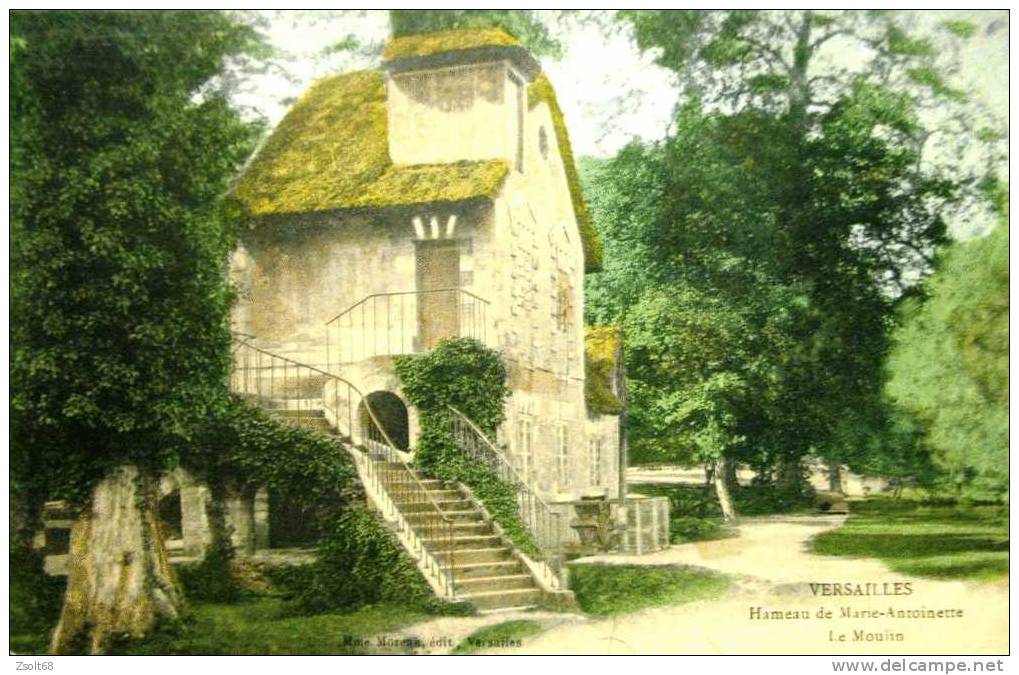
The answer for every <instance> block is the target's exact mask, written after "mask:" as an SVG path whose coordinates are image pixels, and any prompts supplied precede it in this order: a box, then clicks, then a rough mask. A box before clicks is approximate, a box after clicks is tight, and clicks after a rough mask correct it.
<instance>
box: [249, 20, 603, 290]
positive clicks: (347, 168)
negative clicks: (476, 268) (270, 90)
mask: <svg viewBox="0 0 1019 675" xmlns="http://www.w3.org/2000/svg"><path fill="white" fill-rule="evenodd" d="M489 47H491V48H504V47H513V48H517V47H516V38H514V37H513V36H511V35H509V34H508V33H506V32H505V31H502V30H501V29H481V30H471V31H448V32H445V33H435V34H429V35H422V36H408V37H403V38H396V39H394V40H391V41H390V43H389V44H388V45H387V46H386V48H385V54H384V58H385V59H386V60H387V63H392V62H394V61H398V60H399V59H406V58H422V57H429V56H430V55H433V54H436V53H444V54H445V53H456V51H457V50H458V49H462V50H474V49H477V48H489ZM542 101H544V102H545V103H547V104H548V105H549V108H550V109H551V111H552V117H553V122H554V126H555V132H556V138H557V140H558V143H559V148H560V152H561V155H562V160H563V165H564V167H565V170H566V176H567V180H568V182H569V189H570V196H571V198H572V201H573V207H574V211H575V213H576V216H577V222H578V225H579V227H580V234H581V239H582V242H583V247H584V261H585V268H586V269H587V271H589V272H590V271H596V270H598V269H600V268H601V242H600V241H599V240H598V236H597V233H596V232H595V230H594V227H593V226H592V224H591V218H590V215H589V213H588V210H587V205H586V204H585V203H584V198H583V195H582V193H581V191H580V182H579V179H578V177H577V169H576V166H575V164H574V159H573V152H572V150H571V148H570V141H569V137H568V135H567V131H566V124H565V121H564V120H563V117H562V111H561V110H560V109H559V105H558V103H557V102H556V98H555V93H554V91H553V90H552V86H551V84H550V83H549V81H548V79H547V78H546V77H545V76H544V75H543V74H542V75H538V76H537V78H536V79H535V80H534V81H533V82H532V83H531V84H530V86H529V88H528V102H529V105H530V106H531V107H532V108H533V107H534V106H535V105H537V104H538V103H539V102H542ZM387 134H388V129H387V123H386V92H385V86H384V85H383V77H382V72H381V71H378V70H364V71H358V72H352V73H344V74H342V75H335V76H332V77H328V78H325V79H322V80H319V81H318V82H316V83H315V84H314V85H312V87H311V88H310V89H309V90H308V91H307V92H306V93H305V94H304V95H303V96H302V97H301V98H300V100H298V102H297V103H296V104H294V107H293V108H291V110H290V112H288V113H287V115H286V117H284V118H283V120H282V121H281V122H280V123H279V125H278V126H277V127H276V129H275V130H273V132H272V134H271V135H270V136H269V138H268V140H267V141H266V142H265V144H264V145H263V146H262V148H261V149H260V151H259V152H258V154H257V155H256V156H255V158H254V159H253V160H252V161H251V163H250V165H249V166H248V167H247V168H246V170H245V171H244V173H243V174H242V175H241V176H240V178H239V179H238V182H237V184H236V186H235V187H234V190H233V196H234V197H235V198H236V199H237V201H238V202H239V203H240V205H241V207H242V208H243V209H244V210H245V211H246V212H247V213H248V214H249V215H252V216H256V217H257V216H273V215H287V214H303V213H312V212H320V211H331V210H339V209H373V208H383V207H392V206H405V205H412V204H422V203H434V202H459V201H464V200H468V199H475V198H494V197H495V196H496V195H497V194H498V192H499V190H500V189H501V187H502V183H503V181H504V180H505V178H506V175H507V173H508V172H509V164H508V163H507V162H506V161H504V160H501V159H498V160H486V161H471V162H455V163H448V164H418V165H395V164H393V162H392V160H391V159H390V157H389V140H388V135H387Z"/></svg>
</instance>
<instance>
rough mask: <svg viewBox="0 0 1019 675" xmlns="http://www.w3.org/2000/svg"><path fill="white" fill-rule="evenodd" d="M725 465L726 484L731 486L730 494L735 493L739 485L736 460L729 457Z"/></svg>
mask: <svg viewBox="0 0 1019 675" xmlns="http://www.w3.org/2000/svg"><path fill="white" fill-rule="evenodd" d="M723 466H724V467H725V476H724V477H725V485H726V487H728V488H729V492H730V494H731V493H735V492H736V488H738V487H739V478H737V477H736V462H734V461H732V460H731V459H727V460H725V463H724V464H723Z"/></svg>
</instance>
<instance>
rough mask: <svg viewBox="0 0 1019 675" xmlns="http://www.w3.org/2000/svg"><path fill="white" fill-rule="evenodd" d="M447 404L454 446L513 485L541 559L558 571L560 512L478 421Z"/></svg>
mask: <svg viewBox="0 0 1019 675" xmlns="http://www.w3.org/2000/svg"><path fill="white" fill-rule="evenodd" d="M448 407H449V410H450V412H451V413H452V414H451V415H450V416H449V422H450V426H451V429H452V432H453V442H454V443H455V444H456V447H457V449H459V450H460V451H461V452H463V453H464V454H466V455H467V456H469V457H471V458H473V459H474V460H476V461H479V462H481V463H482V464H484V465H485V466H487V467H488V468H489V469H491V470H492V471H493V472H495V474H496V475H497V476H498V477H499V478H500V479H501V480H502V481H504V482H506V483H509V484H510V485H512V486H513V487H514V488H515V489H516V491H517V506H518V508H519V509H520V518H521V520H523V522H524V525H525V526H526V527H527V529H528V531H529V532H530V533H531V535H532V536H533V538H534V543H535V544H536V545H537V547H538V549H539V550H540V551H541V553H542V555H543V557H544V561H545V562H546V563H548V565H549V567H551V568H552V570H553V571H554V572H555V573H556V574H557V575H558V574H559V573H560V572H561V570H562V558H563V549H562V529H561V522H560V514H559V513H558V512H556V511H554V510H553V509H552V507H551V506H549V505H548V503H547V502H546V501H545V500H544V499H542V498H541V497H539V496H538V494H537V493H536V492H535V491H534V490H532V489H531V487H530V485H528V483H527V481H526V480H525V479H524V477H523V476H521V475H520V473H519V472H518V471H517V470H516V468H514V466H513V465H512V464H511V463H510V461H509V460H508V459H507V458H506V455H504V454H503V453H502V451H501V450H499V448H498V447H496V445H495V443H493V442H492V441H490V440H489V439H488V436H486V435H485V432H484V431H482V430H481V429H480V428H479V427H478V425H477V424H475V423H474V422H473V421H471V419H470V418H469V417H467V416H466V415H464V414H463V413H462V412H460V411H459V410H457V409H456V408H454V407H453V406H448Z"/></svg>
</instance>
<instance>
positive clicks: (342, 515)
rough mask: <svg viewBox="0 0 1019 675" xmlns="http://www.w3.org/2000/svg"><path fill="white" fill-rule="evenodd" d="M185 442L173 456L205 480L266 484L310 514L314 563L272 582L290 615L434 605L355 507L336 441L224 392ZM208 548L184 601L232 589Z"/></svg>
mask: <svg viewBox="0 0 1019 675" xmlns="http://www.w3.org/2000/svg"><path fill="white" fill-rule="evenodd" d="M193 441H194V442H193V443H191V444H190V445H189V448H190V450H189V451H187V452H185V454H184V455H183V456H182V460H183V461H184V463H185V464H186V465H187V466H188V468H189V469H191V470H192V471H194V472H195V473H197V474H198V475H199V476H200V477H201V478H202V479H203V480H204V481H205V482H206V483H207V484H209V485H210V486H223V485H227V484H232V485H235V486H243V485H249V486H250V485H261V486H265V487H266V488H267V489H268V490H269V491H270V492H273V493H276V494H278V495H283V496H287V497H291V498H296V499H299V500H300V502H301V503H302V504H304V505H305V506H306V507H307V509H308V511H309V512H310V513H311V514H312V515H313V517H314V520H315V529H316V530H317V531H318V533H319V538H318V542H317V548H316V560H315V563H314V564H313V565H311V566H305V567H302V568H297V569H294V570H292V573H290V574H287V575H286V579H275V580H274V581H278V582H281V583H280V585H281V586H283V587H284V592H285V593H286V594H287V595H288V596H289V598H290V603H289V609H288V611H289V612H290V613H295V614H312V613H319V612H325V611H336V610H340V611H344V610H351V609H354V608H356V607H359V606H362V605H366V604H372V603H376V602H381V601H386V600H400V601H401V602H404V603H406V604H410V605H415V606H420V607H422V608H426V609H434V607H433V605H434V604H435V602H434V600H433V598H432V595H431V592H430V590H429V588H428V585H427V583H426V582H425V580H424V578H423V577H422V576H421V574H420V572H418V570H417V568H416V567H415V566H414V564H413V562H412V561H411V560H410V559H409V558H408V557H407V556H406V554H405V553H404V551H403V549H402V548H401V547H400V545H399V543H398V542H397V541H396V540H395V539H394V537H393V536H392V534H390V533H389V532H388V531H387V530H386V529H385V527H384V526H383V524H382V523H381V522H380V521H379V519H378V518H377V517H376V516H375V515H374V514H372V513H370V512H368V511H367V510H366V509H365V508H364V507H363V503H364V493H363V491H362V488H361V485H360V483H359V482H358V480H357V472H356V470H355V469H354V466H353V462H352V461H351V459H350V457H349V456H348V455H347V453H346V451H345V450H344V449H343V448H341V447H340V446H339V444H338V443H337V441H336V439H334V438H331V437H330V436H327V435H325V434H322V433H318V432H315V431H310V430H307V429H301V428H298V427H294V426H290V425H287V424H284V423H282V422H280V421H279V420H276V419H274V418H273V417H271V416H270V415H269V414H268V413H266V412H265V411H263V410H261V409H259V408H256V407H253V406H250V405H248V404H246V403H244V402H243V401H241V400H239V399H236V398H231V399H230V400H229V401H227V402H226V403H225V404H224V406H223V409H222V410H220V411H219V414H218V415H217V416H216V417H214V418H213V419H211V420H209V421H208V422H207V423H206V424H205V425H203V426H202V427H201V428H200V429H199V430H198V432H197V434H196V436H195V438H194V439H193ZM214 491H215V489H214ZM221 536H222V535H221ZM227 536H228V533H227ZM210 553H211V554H212V555H207V556H206V559H205V560H204V561H203V562H202V563H200V565H199V566H198V567H197V568H196V569H192V570H189V572H190V574H187V578H186V579H185V586H186V587H187V586H190V588H189V589H188V590H190V591H192V596H193V597H195V596H199V597H202V599H218V600H224V599H233V598H234V597H236V593H235V592H233V591H232V589H231V588H229V586H228V585H224V584H223V583H222V581H221V578H222V577H226V578H229V577H230V570H229V566H230V560H231V557H232V556H231V555H230V553H228V552H224V551H217V550H213V551H211V552H210ZM188 582H190V583H188Z"/></svg>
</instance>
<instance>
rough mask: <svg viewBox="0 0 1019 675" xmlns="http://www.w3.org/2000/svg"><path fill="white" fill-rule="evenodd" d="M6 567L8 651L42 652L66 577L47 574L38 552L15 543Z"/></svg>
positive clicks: (57, 613) (55, 620) (54, 619)
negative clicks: (8, 627)
mask: <svg viewBox="0 0 1019 675" xmlns="http://www.w3.org/2000/svg"><path fill="white" fill-rule="evenodd" d="M9 569H10V580H9V581H10V586H9V589H10V598H9V609H10V614H9V618H10V634H11V643H10V650H11V653H17V654H45V653H46V651H47V648H48V647H49V638H50V631H51V630H52V629H53V626H54V625H55V624H56V622H57V619H58V618H59V617H60V609H61V607H62V606H63V602H64V589H65V587H66V586H67V581H66V577H51V576H48V575H46V574H45V573H44V572H43V561H42V556H41V555H40V554H38V553H37V552H35V551H25V550H21V549H20V547H16V546H12V547H11V557H10V568H9Z"/></svg>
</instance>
